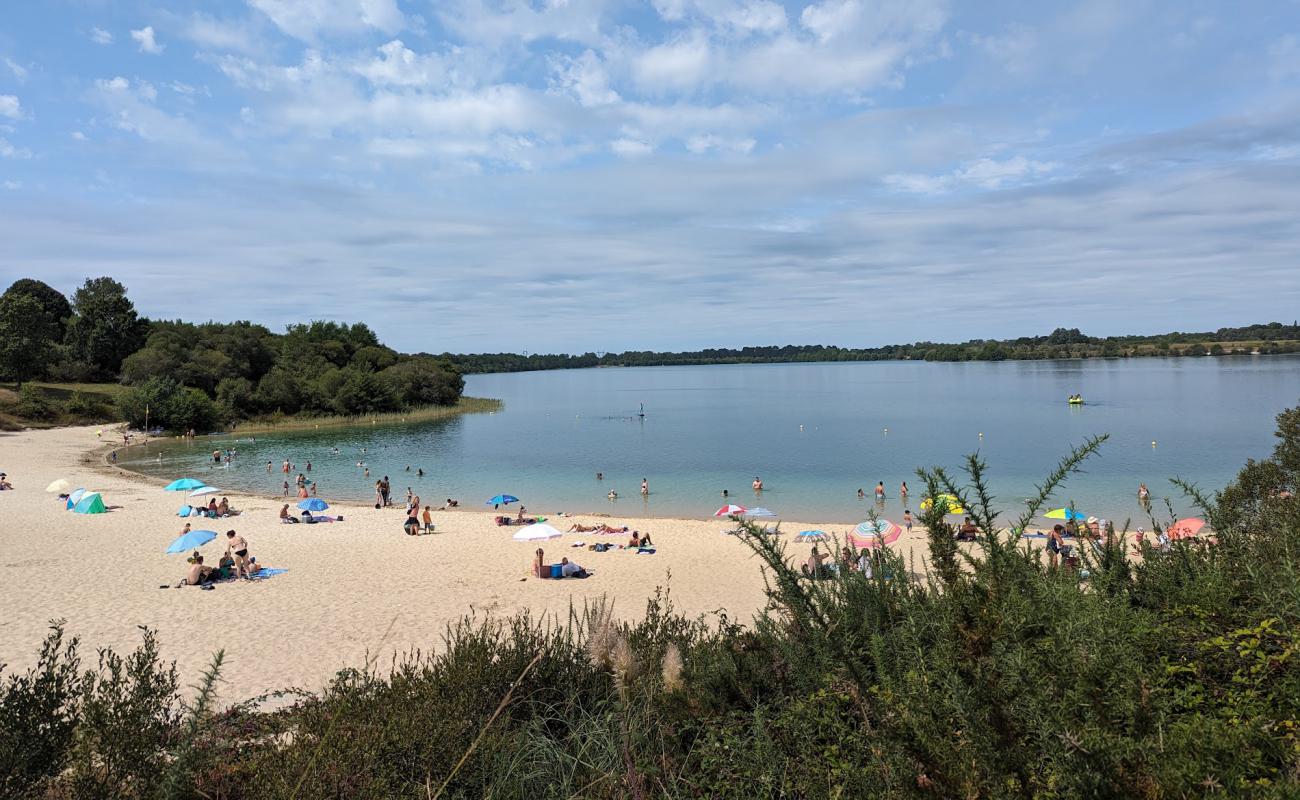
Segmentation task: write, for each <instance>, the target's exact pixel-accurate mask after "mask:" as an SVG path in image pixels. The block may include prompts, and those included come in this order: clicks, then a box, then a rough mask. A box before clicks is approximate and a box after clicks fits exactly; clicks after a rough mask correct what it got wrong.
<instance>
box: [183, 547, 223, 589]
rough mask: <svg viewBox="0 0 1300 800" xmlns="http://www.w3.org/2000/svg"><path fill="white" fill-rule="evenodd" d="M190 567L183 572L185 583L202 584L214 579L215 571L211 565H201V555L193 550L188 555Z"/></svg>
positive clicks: (188, 584)
mask: <svg viewBox="0 0 1300 800" xmlns="http://www.w3.org/2000/svg"><path fill="white" fill-rule="evenodd" d="M189 561H190V568H189V571H188V572H186V573H185V584H186V585H187V586H202V585H203V584H205V583H209V582H211V581H213V580H215V579H216V577H217V571H216V570H215V569H213V568H212V567H205V566H203V556H202V555H200V554H199V553H197V552H195V553H194V555H193V556H190V559H189Z"/></svg>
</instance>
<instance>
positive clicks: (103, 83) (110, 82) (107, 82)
mask: <svg viewBox="0 0 1300 800" xmlns="http://www.w3.org/2000/svg"><path fill="white" fill-rule="evenodd" d="M95 84H96V85H97V86H99V88H100V89H103V90H104V91H106V92H125V91H126V90H127V88H128V87H130V85H131V84H130V82H129V81H127V79H126V78H123V77H122V76H121V75H118V76H117V77H115V78H107V79H105V78H100V79H99V80H97V81H95Z"/></svg>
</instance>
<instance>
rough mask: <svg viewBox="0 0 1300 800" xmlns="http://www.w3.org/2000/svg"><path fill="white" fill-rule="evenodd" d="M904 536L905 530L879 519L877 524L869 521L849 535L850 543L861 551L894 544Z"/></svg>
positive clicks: (861, 524)
mask: <svg viewBox="0 0 1300 800" xmlns="http://www.w3.org/2000/svg"><path fill="white" fill-rule="evenodd" d="M902 535H903V528H902V527H901V526H899V525H897V524H895V523H893V522H890V521H889V520H887V519H878V520H876V521H875V522H872V521H871V520H867V521H866V522H863V523H860V524H859V525H858V527H856V528H854V529H853V532H852V533H850V534H849V543H850V544H852V545H853V546H854V547H855V548H857V549H859V550H865V549H866V548H868V547H883V546H884V545H887V544H893V543H894V542H896V541H898V537H899V536H902Z"/></svg>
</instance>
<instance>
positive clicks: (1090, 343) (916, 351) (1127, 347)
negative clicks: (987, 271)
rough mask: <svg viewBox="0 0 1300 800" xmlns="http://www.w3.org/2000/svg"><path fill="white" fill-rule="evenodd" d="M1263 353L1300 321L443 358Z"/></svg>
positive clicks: (629, 362) (599, 362)
mask: <svg viewBox="0 0 1300 800" xmlns="http://www.w3.org/2000/svg"><path fill="white" fill-rule="evenodd" d="M1251 352H1259V353H1263V354H1270V355H1271V354H1276V353H1296V352H1300V323H1295V322H1293V323H1291V324H1290V325H1283V324H1282V323H1280V322H1271V323H1268V324H1266V325H1250V326H1247V327H1243V328H1220V329H1219V330H1217V331H1214V332H1212V333H1210V332H1206V333H1166V334H1160V335H1156V336H1106V337H1096V336H1087V335H1085V334H1083V333H1082V332H1080V331H1079V329H1078V328H1068V329H1067V328H1057V329H1056V330H1055V331H1052V333H1050V334H1048V335H1047V336H1022V337H1020V338H1019V339H1001V340H995V339H972V340H970V341H969V342H963V343H961V344H941V343H937V342H916V343H914V344H892V345H885V346H883V347H867V348H850V347H836V346H834V345H786V346H784V347H775V346H773V347H743V348H739V349H733V348H712V349H708V350H694V351H689V352H684V353H656V352H652V351H648V350H629V351H627V352H625V353H594V352H593V353H583V354H582V355H563V354H561V355H544V354H535V355H526V356H525V355H516V354H514V353H474V354H469V355H456V354H454V353H443V354H442V355H441V356H440V358H443V359H445V360H446V361H448V362H450V363H452V364H454V365H455V366H456V367H457V368H459V369H460V370H461V371H462V372H465V373H476V372H523V371H526V370H541V369H576V368H580V367H660V366H671V365H686V364H765V363H789V362H799V361H893V360H899V359H910V360H919V361H1008V360H1019V361H1024V360H1034V359H1049V358H1135V357H1141V356H1206V355H1228V354H1235V353H1251Z"/></svg>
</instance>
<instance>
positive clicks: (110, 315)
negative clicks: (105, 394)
mask: <svg viewBox="0 0 1300 800" xmlns="http://www.w3.org/2000/svg"><path fill="white" fill-rule="evenodd" d="M72 310H73V312H74V313H73V317H72V321H71V322H70V323H69V324H68V344H69V346H70V348H71V351H72V352H71V355H72V357H73V358H76V359H80V360H81V361H83V362H85V363H87V364H88V365H90V366H91V367H92V368H93V369H94V370H95V372H96V373H98V375H99V376H100V377H105V378H116V377H117V374H118V370H120V369H121V367H122V361H123V360H125V359H126V357H127V356H129V355H131V354H132V353H134V352H135V351H136V350H138V349H140V345H141V344H143V342H144V336H145V333H146V331H147V327H148V323H147V322H146V321H144V320H142V319H140V317H139V315H137V314H136V311H135V305H133V304H132V303H131V301H130V300H129V299H128V298H127V296H126V287H124V286H123V285H122V284H120V283H118V282H117V281H115V280H113V279H112V278H89V279H87V280H86V283H85V284H84V285H83V286H82V287H81V288H80V289H78V290H77V291H76V293H75V294H73V295H72Z"/></svg>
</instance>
